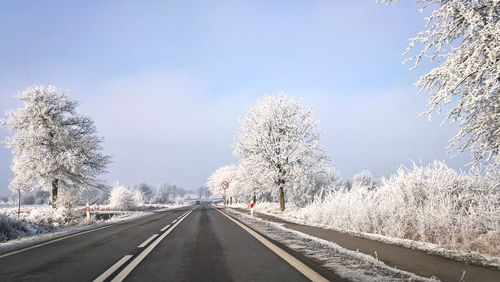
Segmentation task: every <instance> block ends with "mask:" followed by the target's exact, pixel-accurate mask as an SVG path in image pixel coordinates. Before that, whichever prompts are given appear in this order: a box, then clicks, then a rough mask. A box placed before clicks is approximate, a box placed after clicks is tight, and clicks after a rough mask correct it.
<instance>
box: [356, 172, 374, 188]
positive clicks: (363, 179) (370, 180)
mask: <svg viewBox="0 0 500 282" xmlns="http://www.w3.org/2000/svg"><path fill="white" fill-rule="evenodd" d="M375 188H377V180H376V179H375V178H374V177H373V176H372V174H371V173H370V172H369V171H368V170H363V171H362V172H360V173H358V174H356V175H354V177H353V179H352V189H353V190H359V189H362V190H368V191H371V190H375Z"/></svg>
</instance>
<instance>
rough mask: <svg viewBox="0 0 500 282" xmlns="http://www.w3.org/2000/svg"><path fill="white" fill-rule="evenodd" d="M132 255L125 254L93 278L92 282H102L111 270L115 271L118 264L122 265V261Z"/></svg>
mask: <svg viewBox="0 0 500 282" xmlns="http://www.w3.org/2000/svg"><path fill="white" fill-rule="evenodd" d="M131 257H132V256H131V255H126V256H124V257H123V258H122V259H121V260H119V261H117V262H116V263H115V264H113V265H112V266H111V267H110V268H108V270H106V271H104V272H103V273H102V274H101V275H99V277H97V278H96V279H94V281H92V282H102V281H104V280H106V278H108V277H109V276H110V275H111V274H112V273H113V272H115V271H116V270H117V269H118V268H120V266H122V265H123V264H124V263H126V262H127V261H128V260H129V259H130V258H131Z"/></svg>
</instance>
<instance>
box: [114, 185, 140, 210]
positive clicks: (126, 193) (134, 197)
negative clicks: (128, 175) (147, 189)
mask: <svg viewBox="0 0 500 282" xmlns="http://www.w3.org/2000/svg"><path fill="white" fill-rule="evenodd" d="M143 205H144V199H143V195H142V192H141V191H140V190H138V189H134V190H132V189H128V188H127V187H125V186H123V185H120V184H118V183H117V184H115V185H114V186H113V188H112V189H111V192H110V193H109V206H110V207H111V208H112V209H115V210H135V209H137V208H139V207H141V206H143Z"/></svg>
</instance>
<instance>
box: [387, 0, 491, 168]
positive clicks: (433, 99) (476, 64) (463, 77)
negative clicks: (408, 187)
mask: <svg viewBox="0 0 500 282" xmlns="http://www.w3.org/2000/svg"><path fill="white" fill-rule="evenodd" d="M377 2H383V3H387V4H389V3H398V0H378V1H377ZM417 2H420V3H422V4H423V5H424V7H429V6H431V7H435V10H434V11H433V12H432V14H431V15H430V16H429V17H428V18H426V20H427V27H426V29H425V30H424V31H422V32H420V33H419V34H418V35H417V36H416V37H414V38H411V39H410V45H409V47H408V49H407V52H409V51H410V50H411V49H413V47H414V46H415V45H417V46H422V49H421V50H420V51H419V52H418V53H417V54H416V55H415V56H413V57H410V58H409V59H408V60H411V61H414V63H415V65H414V67H413V68H416V67H417V65H418V64H419V62H420V61H421V59H422V58H424V57H430V58H431V59H432V60H434V59H436V58H439V60H440V61H441V62H442V63H440V65H439V66H437V67H436V68H434V69H432V70H431V71H430V72H429V73H427V74H425V75H423V76H422V77H420V80H419V81H418V82H417V83H416V86H417V87H419V88H420V89H421V90H420V92H422V91H423V92H427V93H429V95H430V99H429V102H428V104H427V111H426V112H425V113H424V114H427V115H428V116H429V118H430V116H431V113H432V112H434V111H437V112H438V113H439V112H440V111H441V109H442V107H443V106H444V105H447V104H452V105H454V106H452V107H451V110H450V111H449V112H448V114H447V119H448V120H451V121H452V122H453V123H459V125H460V126H459V132H458V134H457V135H456V136H455V137H454V138H453V139H452V140H451V143H450V147H449V149H450V150H457V152H458V153H461V152H463V151H464V150H466V149H467V148H469V150H470V151H471V153H472V158H473V161H472V168H473V169H477V168H479V167H480V165H481V164H484V165H485V166H486V168H487V172H489V173H491V172H493V173H495V174H497V175H498V173H499V167H500V154H499V153H500V22H499V19H500V1H498V0H485V1H478V0H474V1H464V0H419V1H417Z"/></svg>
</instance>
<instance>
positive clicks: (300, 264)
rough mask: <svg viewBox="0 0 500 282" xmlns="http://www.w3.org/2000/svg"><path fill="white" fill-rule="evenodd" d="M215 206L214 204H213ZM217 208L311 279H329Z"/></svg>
mask: <svg viewBox="0 0 500 282" xmlns="http://www.w3.org/2000/svg"><path fill="white" fill-rule="evenodd" d="M212 207H213V206H212ZM213 208H214V209H216V210H217V211H218V212H220V213H221V214H223V215H224V216H226V217H227V218H229V219H230V220H231V221H233V222H234V223H236V224H237V225H238V226H240V227H241V228H243V230H245V231H246V232H248V233H250V235H252V236H253V237H254V238H255V239H257V240H258V241H259V242H261V243H262V244H263V245H264V246H266V247H267V248H269V249H270V250H271V251H273V252H274V253H275V254H276V255H278V256H279V257H280V258H282V259H283V260H284V261H286V262H287V263H288V264H290V265H291V266H292V267H293V268H295V269H297V270H298V271H299V272H300V273H302V274H303V275H304V276H305V277H307V278H308V279H310V280H311V281H329V280H328V279H326V278H325V277H323V276H321V274H319V273H317V272H316V271H314V270H313V269H312V268H310V267H309V266H307V265H305V264H304V263H303V262H301V261H300V260H298V259H297V258H295V257H294V256H292V255H291V254H289V253H288V252H286V251H285V250H283V249H282V248H280V247H278V246H276V245H275V244H273V243H272V242H271V241H269V240H268V239H266V238H264V236H262V235H260V234H259V233H257V232H256V231H254V230H253V229H251V228H250V227H248V226H246V225H245V224H243V223H241V222H239V221H238V220H236V219H234V218H232V217H231V216H229V215H227V214H226V213H225V212H223V211H221V210H220V209H218V208H217V207H213Z"/></svg>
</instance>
